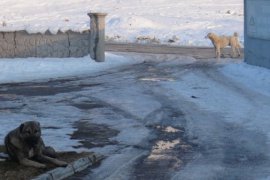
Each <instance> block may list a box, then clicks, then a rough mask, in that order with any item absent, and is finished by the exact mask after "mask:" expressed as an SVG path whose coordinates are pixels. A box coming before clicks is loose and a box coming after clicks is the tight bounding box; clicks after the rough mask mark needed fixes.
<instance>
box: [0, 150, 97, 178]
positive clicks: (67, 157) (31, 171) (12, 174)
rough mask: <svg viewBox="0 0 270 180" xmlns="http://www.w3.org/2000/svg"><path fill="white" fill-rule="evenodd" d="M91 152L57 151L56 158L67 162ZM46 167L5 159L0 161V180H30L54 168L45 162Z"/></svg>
mask: <svg viewBox="0 0 270 180" xmlns="http://www.w3.org/2000/svg"><path fill="white" fill-rule="evenodd" d="M3 150H4V147H3V146H1V147H0V151H1V152H3ZM91 154H93V153H91V152H82V153H77V152H58V153H57V156H58V157H57V158H58V159H61V160H63V161H66V162H68V163H71V162H73V161H76V160H77V159H80V158H83V157H87V156H90V155H91ZM46 165H47V168H46V169H38V168H33V167H26V166H22V165H19V164H18V163H17V162H14V161H10V160H5V161H0V179H1V180H30V179H32V178H34V177H36V176H38V175H41V174H43V173H45V172H47V171H50V170H52V169H54V168H56V167H55V166H54V165H51V164H46Z"/></svg>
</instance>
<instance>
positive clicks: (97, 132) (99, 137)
mask: <svg viewBox="0 0 270 180" xmlns="http://www.w3.org/2000/svg"><path fill="white" fill-rule="evenodd" d="M73 126H74V128H76V129H77V130H76V131H75V132H73V134H72V135H71V139H76V140H79V142H80V143H81V145H79V146H76V147H74V148H82V147H84V148H89V149H90V148H93V147H103V146H107V145H115V144H117V141H114V140H111V138H112V137H114V136H117V134H118V133H119V131H117V130H114V129H111V128H109V127H108V126H106V125H102V124H93V123H90V122H89V120H80V121H77V122H75V123H74V124H73Z"/></svg>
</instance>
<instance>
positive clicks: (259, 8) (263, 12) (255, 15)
mask: <svg viewBox="0 0 270 180" xmlns="http://www.w3.org/2000/svg"><path fill="white" fill-rule="evenodd" d="M244 11H245V13H244V14H245V20H244V22H245V23H244V29H245V61H246V62H247V63H249V64H252V65H257V66H262V67H266V68H270V1H269V0H244Z"/></svg>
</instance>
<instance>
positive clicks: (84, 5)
mask: <svg viewBox="0 0 270 180" xmlns="http://www.w3.org/2000/svg"><path fill="white" fill-rule="evenodd" d="M0 7H1V11H0V30H1V31H8V30H27V31H28V32H45V31H46V30H47V29H49V30H50V31H52V32H53V33H56V32H57V31H58V30H61V31H67V30H69V29H72V30H75V31H83V30H86V29H89V24H90V23H89V17H88V16H87V13H88V12H106V13H108V16H107V18H106V35H107V40H113V41H122V42H123V41H124V42H126V41H127V42H136V41H138V42H142V43H145V42H150V43H168V41H169V40H172V41H174V43H172V44H173V45H196V46H205V45H206V46H208V45H210V41H209V40H206V39H204V37H205V35H206V34H207V33H208V32H210V31H213V32H216V33H218V34H226V35H230V34H232V33H233V32H235V31H237V32H238V33H239V35H240V41H241V42H242V44H243V40H244V38H243V0H227V1H220V0H188V1H180V0H169V1H168V0H132V1H126V0H110V1H107V0H58V1H54V0H46V1H44V0H27V1H25V0H1V1H0Z"/></svg>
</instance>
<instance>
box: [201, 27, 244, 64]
mask: <svg viewBox="0 0 270 180" xmlns="http://www.w3.org/2000/svg"><path fill="white" fill-rule="evenodd" d="M205 38H209V39H210V40H211V42H212V44H213V45H214V47H215V53H216V58H218V59H219V58H220V55H221V50H222V49H223V48H225V47H226V46H231V48H232V57H236V51H237V54H238V57H240V56H241V53H240V48H241V46H240V43H239V41H238V33H237V32H235V33H234V34H233V36H218V35H216V34H215V33H208V34H207V35H206V36H205Z"/></svg>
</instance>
